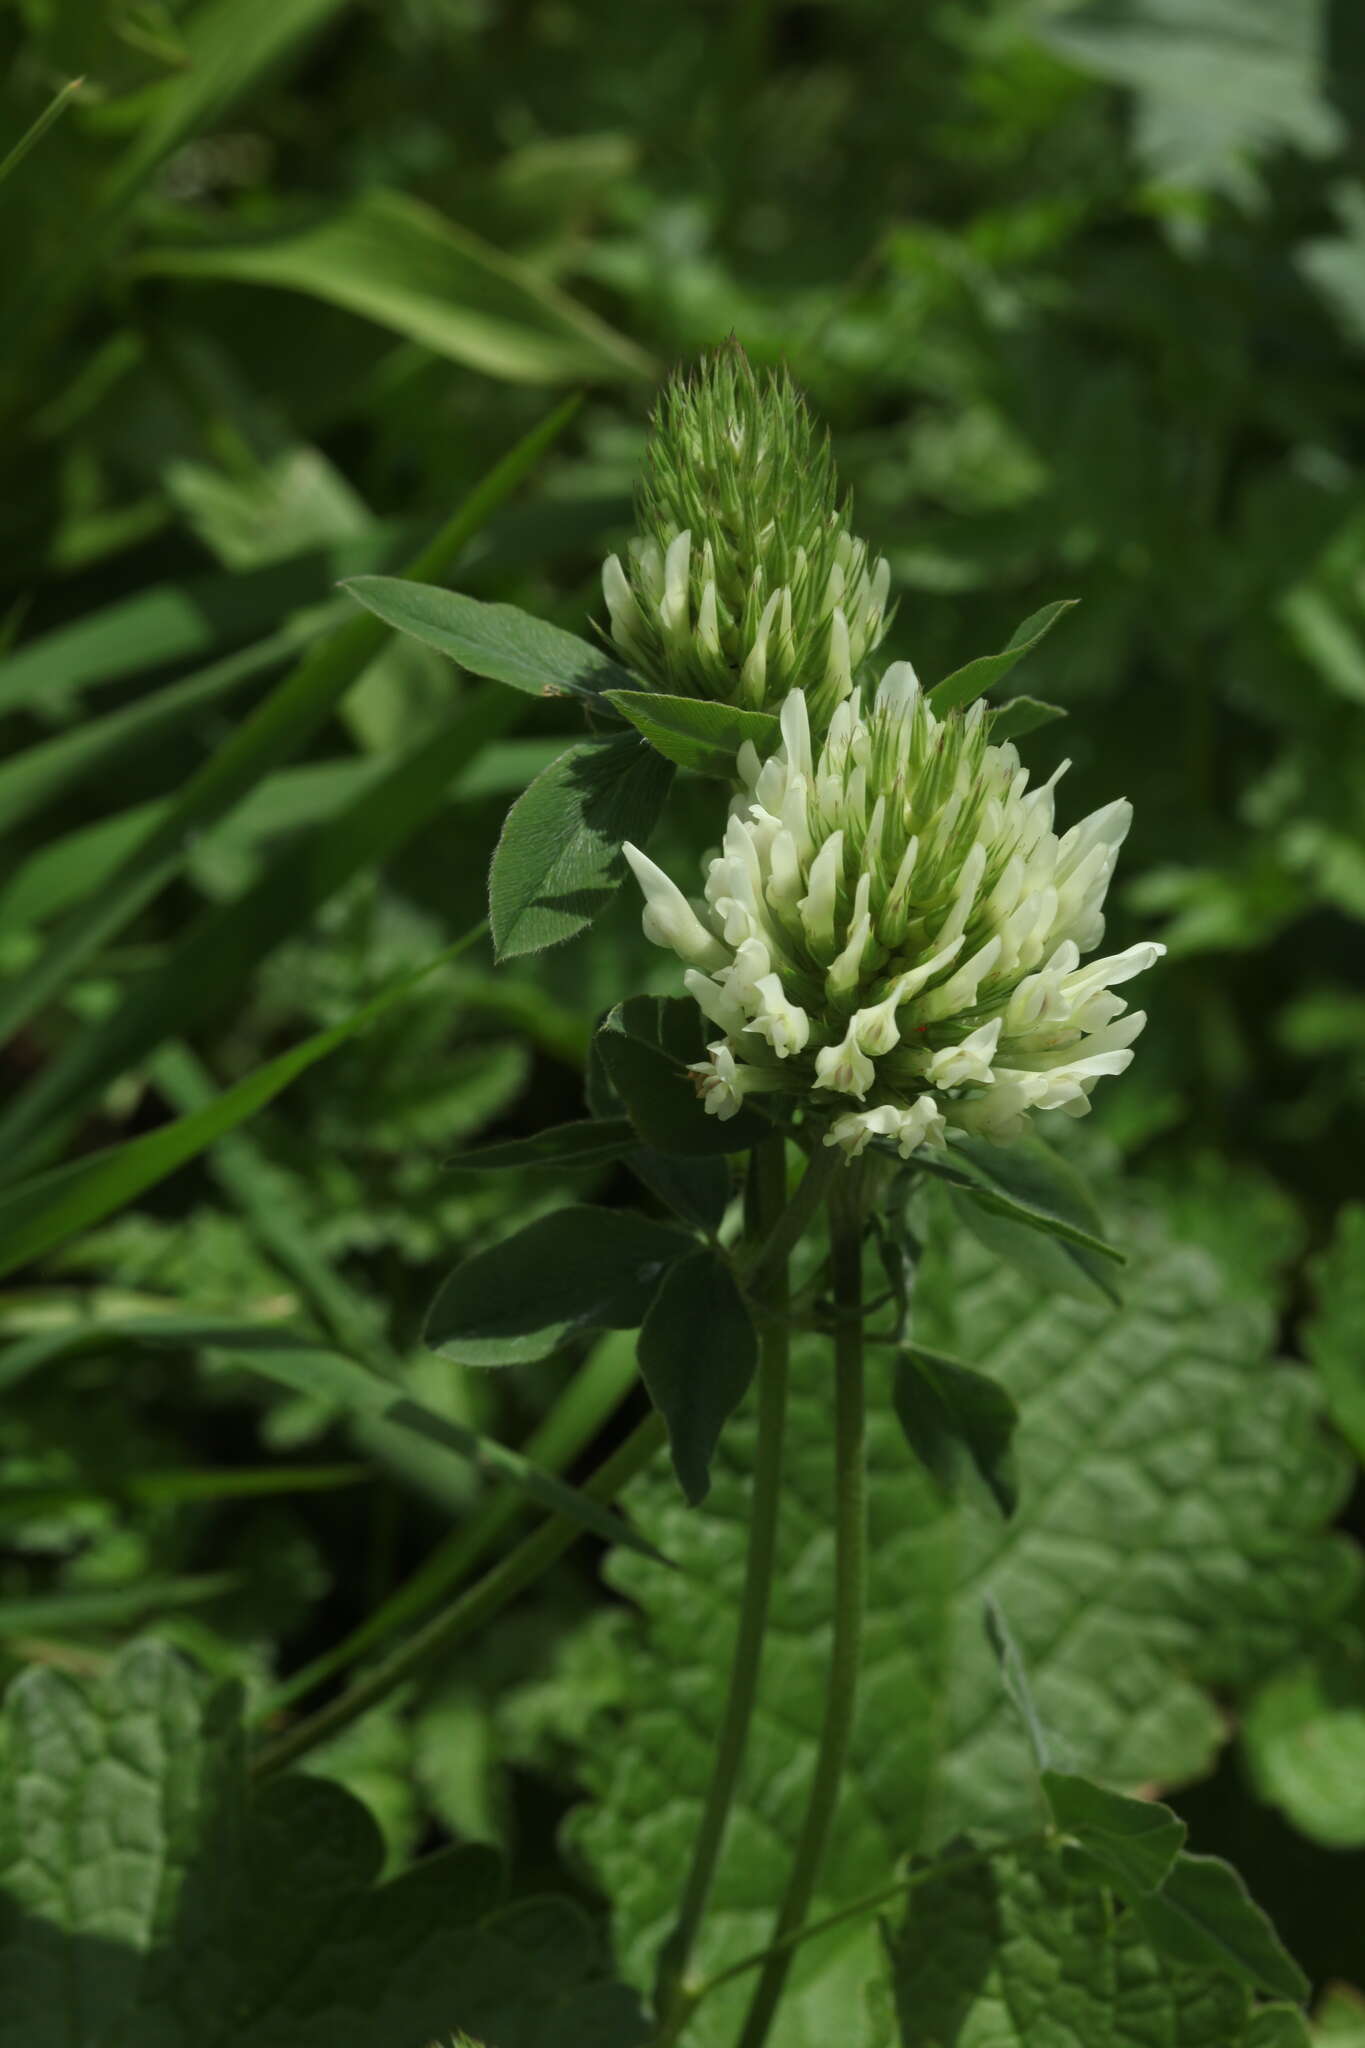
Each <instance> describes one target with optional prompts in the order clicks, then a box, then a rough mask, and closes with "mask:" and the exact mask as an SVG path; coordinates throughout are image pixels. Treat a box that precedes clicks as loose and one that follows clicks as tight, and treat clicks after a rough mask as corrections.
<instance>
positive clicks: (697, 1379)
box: [637, 1250, 758, 1507]
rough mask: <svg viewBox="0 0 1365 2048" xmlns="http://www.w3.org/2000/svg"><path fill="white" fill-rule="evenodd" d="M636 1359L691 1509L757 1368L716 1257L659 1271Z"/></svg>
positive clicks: (727, 1275)
mask: <svg viewBox="0 0 1365 2048" xmlns="http://www.w3.org/2000/svg"><path fill="white" fill-rule="evenodd" d="M637 1355H638V1357H639V1360H640V1371H641V1373H642V1374H643V1376H644V1382H645V1385H646V1387H647V1388H648V1389H649V1398H650V1400H651V1401H652V1402H653V1403H654V1406H655V1407H656V1408H657V1409H658V1411H659V1413H660V1414H661V1415H662V1416H663V1418H664V1421H665V1422H666V1424H667V1425H668V1446H669V1449H670V1451H671V1452H672V1454H673V1469H674V1471H675V1472H676V1473H677V1475H678V1484H679V1485H680V1486H681V1487H682V1490H683V1492H684V1493H685V1494H686V1496H687V1498H688V1500H689V1501H690V1502H691V1504H692V1506H693V1507H695V1506H696V1505H697V1503H698V1502H699V1501H702V1500H705V1498H706V1495H707V1493H708V1491H709V1490H710V1485H711V1459H712V1457H713V1455H714V1453H715V1448H716V1445H717V1443H718V1442H719V1440H720V1433H721V1431H722V1429H723V1428H724V1427H725V1424H726V1423H727V1422H728V1421H729V1419H730V1417H731V1416H732V1415H733V1414H734V1412H735V1409H736V1408H737V1407H738V1406H739V1404H740V1402H741V1401H742V1400H743V1399H744V1396H745V1395H746V1394H747V1393H748V1391H749V1383H750V1381H751V1380H752V1379H753V1376H754V1367H755V1365H756V1364H757V1363H758V1338H757V1336H756V1335H755V1333H754V1326H753V1322H752V1320H751V1318H750V1315H749V1311H748V1309H747V1308H746V1307H745V1304H744V1298H743V1296H742V1295H741V1293H740V1291H739V1289H738V1287H737V1286H736V1285H735V1279H734V1275H733V1274H732V1273H731V1271H730V1268H729V1266H728V1265H726V1263H725V1261H724V1260H723V1259H721V1258H720V1257H719V1255H718V1254H717V1253H715V1252H713V1251H710V1250H705V1251H697V1252H693V1254H692V1256H691V1257H690V1258H687V1259H680V1260H679V1261H678V1263H677V1265H676V1266H671V1267H670V1268H669V1270H668V1271H667V1273H665V1275H664V1277H663V1280H662V1281H661V1283H660V1286H659V1292H658V1293H657V1295H656V1296H655V1297H654V1300H653V1302H652V1303H651V1305H650V1310H649V1313H648V1315H647V1316H646V1317H645V1320H644V1323H643V1325H642V1327H641V1330H640V1343H639V1351H638V1354H637Z"/></svg>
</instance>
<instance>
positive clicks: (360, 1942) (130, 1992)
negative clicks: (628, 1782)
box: [0, 1643, 644, 2048]
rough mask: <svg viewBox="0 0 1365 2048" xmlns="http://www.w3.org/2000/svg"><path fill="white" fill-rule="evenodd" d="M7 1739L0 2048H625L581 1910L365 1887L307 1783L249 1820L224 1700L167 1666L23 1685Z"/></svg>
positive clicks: (232, 1712) (472, 1858) (328, 1812)
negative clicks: (479, 2044)
mask: <svg viewBox="0 0 1365 2048" xmlns="http://www.w3.org/2000/svg"><path fill="white" fill-rule="evenodd" d="M6 1716H7V1721H8V1741H7V1744H6V1770H5V1774H4V1777H3V1779H0V1868H3V1876H2V1877H0V1976H3V1979H4V1981H5V1983H6V1986H7V1987H8V1995H7V1998H6V2000H5V2003H4V2005H3V2007H0V2048H400V2044H403V2048H406V2044H412V2048H419V2044H421V2043H422V2042H424V2041H426V2040H430V2039H433V2038H435V2037H436V2036H437V2035H438V2033H448V2032H449V2030H450V2028H451V2027H452V2026H461V2027H463V2026H466V2025H467V2026H468V2027H469V2028H470V2029H472V2030H473V2031H474V2033H475V2034H476V2036H479V2037H483V2038H486V2039H487V2040H489V2041H493V2042H496V2043H497V2048H540V2044H543V2043H544V2042H545V2041H546V2040H547V2039H548V2038H550V2034H549V2032H548V2030H549V2029H552V2028H556V2027H557V2028H560V2029H562V2030H563V2034H562V2038H565V2039H567V2040H574V2041H591V2042H592V2043H593V2044H594V2048H599V2044H600V2048H640V2044H641V2043H642V2041H643V2038H644V2030H643V2025H642V2022H641V2017H640V2014H639V2010H638V2007H637V2005H636V2003H635V2001H634V2000H633V1998H632V1997H631V1995H630V1994H629V1993H628V1992H627V1991H626V1990H624V1989H623V1988H622V1987H620V1986H618V1985H614V1984H611V1983H610V1982H608V1981H607V1980H606V1978H605V1977H604V1975H603V1974H602V1969H601V1962H600V1958H599V1953H598V1948H597V1944H596V1941H595V1938H594V1935H593V1930H592V1928H591V1927H590V1925H589V1924H588V1923H587V1921H586V1919H585V1918H584V1916H583V1915H582V1914H581V1913H580V1912H579V1910H578V1909H577V1908H575V1907H573V1906H571V1905H570V1904H568V1902H567V1901H564V1900H560V1899H544V1900H541V1899H533V1900H522V1901H519V1902H518V1903H516V1904H514V1905H503V1904H502V1903H501V1902H500V1897H499V1893H500V1877H499V1871H498V1859H497V1858H496V1856H494V1855H493V1854H492V1852H491V1851H489V1850H487V1849H482V1848H468V1849H457V1850H453V1851H450V1852H447V1853H446V1854H443V1855H439V1856H434V1857H430V1858H428V1859H427V1860H426V1861H424V1862H420V1863H418V1864H416V1865H415V1866H414V1867H412V1868H411V1869H409V1870H408V1871H407V1872H406V1873H405V1874H404V1875H403V1876H402V1877H400V1878H397V1879H395V1880H393V1881H391V1882H390V1883H388V1884H384V1885H378V1886H376V1882H375V1881H376V1878H377V1876H378V1873H379V1866H380V1862H381V1855H382V1852H381V1844H380V1840H379V1836H378V1833H377V1831H376V1829H375V1827H374V1824H373V1822H372V1821H371V1820H370V1818H369V1816H368V1815H367V1814H366V1812H365V1810H364V1808H363V1807H361V1806H360V1805H359V1804H358V1803H357V1802H356V1801H355V1800H354V1799H353V1798H352V1797H351V1796H350V1795H349V1793H346V1792H343V1791H342V1790H341V1789H340V1787H339V1786H336V1785H332V1784H329V1783H328V1782H326V1781H325V1780H323V1779H317V1778H307V1777H286V1778H283V1779H281V1780H278V1781H276V1783H275V1784H273V1785H272V1786H271V1787H270V1788H269V1790H268V1791H266V1792H265V1793H264V1794H260V1793H258V1794H256V1796H255V1797H253V1798H251V1799H248V1797H247V1792H246V1786H245V1779H244V1771H243V1738H242V1727H241V1697H240V1693H239V1690H238V1688H237V1687H236V1686H227V1687H220V1688H218V1689H217V1690H210V1688H209V1687H208V1686H207V1685H206V1684H205V1683H204V1682H203V1681H202V1680H201V1679H199V1678H198V1677H197V1676H196V1675H195V1674H194V1673H193V1672H192V1671H191V1670H190V1669H189V1668H188V1667H187V1666H186V1665H185V1664H183V1663H182V1662H181V1661H180V1659H179V1658H178V1657H176V1656H175V1655H174V1654H173V1653H172V1652H171V1651H169V1650H167V1649H165V1648H164V1647H163V1646H161V1645H158V1644H154V1643H144V1644H141V1645H136V1646H134V1647H133V1648H132V1649H131V1650H129V1651H127V1652H126V1653H125V1654H124V1655H123V1656H122V1657H121V1658H120V1659H119V1661H118V1663H117V1664H116V1665H115V1666H114V1667H113V1669H112V1671H111V1672H110V1673H109V1675H108V1677H107V1678H105V1679H104V1680H103V1681H101V1682H100V1683H99V1684H97V1685H77V1684H76V1683H74V1682H73V1681H72V1680H71V1679H69V1678H66V1677H64V1676H60V1675H58V1674H57V1673H55V1672H51V1671H38V1670H35V1671H31V1672H29V1673H27V1674H26V1675H25V1676H24V1677H22V1678H20V1679H19V1680H17V1681H16V1683H15V1684H14V1685H13V1686H12V1687H11V1688H10V1691H9V1693H8V1694H7V1696H6Z"/></svg>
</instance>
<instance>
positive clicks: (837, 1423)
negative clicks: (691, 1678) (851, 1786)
mask: <svg viewBox="0 0 1365 2048" xmlns="http://www.w3.org/2000/svg"><path fill="white" fill-rule="evenodd" d="M858 1179H859V1176H858V1172H857V1169H856V1168H850V1169H849V1171H848V1173H847V1175H844V1174H841V1175H840V1177H839V1180H838V1181H837V1182H836V1183H835V1184H834V1185H833V1186H832V1187H831V1190H830V1203H829V1210H830V1244H831V1255H830V1268H831V1275H832V1279H833V1287H834V1302H835V1311H836V1314H837V1316H838V1322H837V1325H836V1329H835V1336H834V1367H835V1383H834V1475H835V1477H834V1545H835V1548H834V1633H833V1640H832V1643H831V1647H830V1662H829V1683H828V1687H827V1689H826V1693H825V1716H824V1723H823V1726H822V1728H821V1731H820V1748H819V1751H818V1753H817V1756H816V1761H815V1776H814V1778H813V1780H812V1782H811V1792H810V1803H809V1805H808V1806H807V1808H806V1818H805V1821H804V1823H803V1824H802V1829H801V1836H800V1839H799V1841H798V1842H797V1845H796V1855H795V1857H794V1859H793V1862H792V1868H791V1875H790V1876H789V1878H788V1879H787V1890H786V1895H785V1897H784V1898H783V1901H782V1908H781V1911H780V1912H779V1914H778V1918H777V1926H776V1928H775V1930H774V1933H773V1940H772V1944H771V1947H770V1952H769V1955H768V1958H767V1960H766V1962H765V1963H764V1966H763V1970H762V1973H761V1975H760V1977H759V1980H758V1984H757V1986H756V1988H755V1990H754V1996H753V2001H752V2003H751V2005H750V2007H749V2013H748V2017H747V2019H746V2020H745V2022H744V2031H743V2033H742V2034H741V2035H740V2039H739V2048H763V2043H764V2042H765V2041H766V2040H767V2038H768V2033H769V2030H770V2028H771V2027H772V2023H773V2019H774V2017H775V2016H776V2013H777V2007H778V2003H779V2001H780V2000H781V1997H782V1992H783V1988H784V1986H785V1984H786V1981H787V1972H788V1970H789V1969H790V1967H791V1960H792V1952H793V1948H794V1946H795V1937H796V1936H797V1935H798V1934H799V1933H800V1931H801V1929H802V1927H803V1926H804V1924H805V1921H806V1916H807V1914H808V1912H809V1910H810V1902H811V1899H812V1897H813V1895H814V1892H815V1886H816V1881H817V1879H818V1878H819V1875H820V1865H821V1863H822V1862H823V1861H824V1856H825V1849H826V1847H827V1845H828V1842H829V1835H830V1828H831V1826H832V1824H833V1820H834V1813H835V1808H836V1807H837V1805H838V1802H839V1788H840V1784H841V1783H842V1780H843V1775H844V1765H845V1762H846V1761H847V1757H848V1743H849V1736H850V1734H851V1732H852V1728H853V1710H854V1704H855V1701H856V1698H857V1686H858V1658H859V1652H860V1649H861V1644H862V1622H863V1597H864V1593H863V1581H864V1575H865V1553H866V1547H867V1534H866V1522H867V1500H866V1488H865V1485H864V1475H863V1422H864V1409H865V1401H864V1394H863V1334H862V1324H861V1320H860V1315H859V1311H860V1309H861V1306H862V1216H861V1208H860V1203H859V1187H858Z"/></svg>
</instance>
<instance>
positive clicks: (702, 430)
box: [602, 346, 891, 732]
mask: <svg viewBox="0 0 1365 2048" xmlns="http://www.w3.org/2000/svg"><path fill="white" fill-rule="evenodd" d="M636 515H637V519H638V523H639V526H640V532H639V534H638V535H637V537H636V538H635V539H634V540H632V541H631V542H630V544H629V546H628V548H627V550H626V558H625V561H624V562H622V560H621V558H620V557H619V556H617V555H612V556H610V557H609V559H608V561H607V562H606V565H605V567H604V569H603V572H602V588H603V594H604V596H605V598H606V602H607V611H608V614H609V616H610V620H611V637H612V640H613V641H614V642H615V645H616V647H617V648H618V650H619V651H620V653H621V655H622V656H623V658H624V659H625V660H626V661H627V662H629V663H630V665H631V667H632V668H634V669H635V670H636V671H637V673H638V674H640V675H641V676H643V677H644V678H645V679H646V680H647V681H648V682H650V683H652V684H653V685H654V686H655V687H656V688H657V689H660V690H666V691H668V692H669V693H670V694H672V695H674V696H688V697H712V698H718V699H720V700H721V701H722V702H724V703H728V704H738V705H742V706H746V707H748V708H750V709H752V710H762V709H768V708H773V709H775V708H777V707H779V706H780V705H781V702H782V699H783V698H784V697H785V696H786V695H787V692H788V691H789V690H792V689H797V688H800V689H802V690H803V691H804V692H805V696H806V702H807V706H808V710H809V714H810V717H811V720H812V723H813V725H814V727H815V729H816V731H817V732H818V731H823V729H824V727H825V726H826V725H827V724H828V723H829V720H830V717H831V716H832V714H833V712H834V710H835V708H836V706H837V705H838V704H839V703H841V702H842V700H843V699H844V698H845V697H847V696H848V694H849V692H850V691H851V690H852V688H853V682H854V677H855V675H856V673H857V671H858V668H859V666H860V665H861V663H862V662H863V661H864V660H865V659H866V657H867V656H868V655H869V654H870V653H871V652H872V651H873V649H874V648H875V647H876V646H877V645H878V643H879V642H880V640H881V638H882V636H883V634H884V633H885V631H886V627H887V624H888V623H889V621H888V616H887V593H888V591H889V588H890V581H891V572H890V569H889V568H888V566H887V564H886V562H885V561H876V562H872V561H870V560H869V556H868V549H867V544H866V542H865V541H861V540H858V539H856V538H855V536H854V535H853V534H852V533H851V532H850V531H849V526H848V521H849V515H850V506H849V502H848V500H847V499H844V500H842V501H841V500H840V497H839V486H838V479H837V477H836V475H835V471H834V461H833V457H832V456H831V454H830V448H829V439H828V436H827V435H825V436H822V435H820V434H819V433H818V432H817V430H816V428H815V425H814V423H813V421H812V420H811V417H810V415H809V413H808V412H807V410H806V407H805V405H804V404H803V402H802V400H801V399H800V398H799V397H798V396H797V393H796V391H795V390H794V389H793V387H792V383H791V379H790V378H789V377H788V376H787V375H786V374H785V373H783V374H782V375H780V376H765V377H763V378H759V377H756V376H755V375H754V372H753V370H752V369H751V368H750V365H749V362H748V359H747V357H746V356H745V355H744V353H743V351H742V350H741V349H740V348H738V347H736V346H731V347H729V348H727V349H724V350H721V351H720V352H719V353H717V354H716V355H713V356H711V357H710V358H709V359H708V360H707V361H706V362H705V363H704V364H703V365H702V367H701V368H700V370H698V371H697V373H696V375H695V376H693V377H691V378H684V377H677V378H675V379H674V380H673V382H672V383H671V384H669V386H668V387H667V389H666V390H665V392H664V394H663V396H662V398H661V400H660V402H659V406H658V409H657V411H656V413H655V415H654V421H653V431H652V434H651V438H650V446H649V461H648V468H647V471H646V475H645V478H644V481H643V483H642V485H641V487H640V491H639V494H638V500H637V506H636Z"/></svg>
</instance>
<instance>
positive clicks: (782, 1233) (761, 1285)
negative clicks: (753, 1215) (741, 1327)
mask: <svg viewBox="0 0 1365 2048" xmlns="http://www.w3.org/2000/svg"><path fill="white" fill-rule="evenodd" d="M838 1164H839V1154H838V1152H837V1151H835V1150H834V1149H833V1148H832V1147H830V1146H822V1147H821V1148H820V1150H819V1151H818V1152H816V1153H815V1154H814V1155H813V1157H812V1158H811V1159H810V1161H809V1163H808V1164H807V1167H806V1170H805V1172H804V1173H803V1174H802V1176H801V1178H800V1180H799V1181H798V1182H797V1185H796V1192H795V1194H793V1196H792V1198H791V1200H790V1201H789V1202H788V1203H787V1204H786V1206H785V1208H783V1209H782V1210H781V1213H780V1214H779V1215H777V1216H775V1217H772V1218H770V1219H769V1228H768V1232H767V1235H766V1236H765V1237H764V1238H763V1239H762V1241H761V1243H760V1244H759V1245H758V1247H757V1249H756V1250H755V1252H754V1255H753V1259H752V1261H751V1262H750V1263H749V1264H748V1265H747V1266H743V1265H742V1267H741V1272H742V1278H743V1280H744V1282H745V1285H746V1286H747V1287H748V1288H749V1289H750V1291H751V1292H753V1293H766V1292H767V1291H768V1289H769V1287H770V1284H771V1280H772V1276H773V1275H774V1274H775V1273H776V1272H777V1271H778V1269H779V1268H780V1267H785V1265H786V1262H787V1259H788V1258H789V1257H790V1255H791V1253H792V1251H793V1250H794V1248H795V1246H796V1245H797V1244H798V1242H799V1241H800V1239H801V1238H802V1237H803V1236H804V1235H805V1232H806V1230H807V1228H808V1226H809V1225H810V1223H811V1222H812V1220H813V1219H814V1216H815V1212H816V1210H817V1209H818V1208H819V1206H820V1203H821V1202H822V1200H823V1199H824V1195H825V1191H826V1189H827V1188H828V1187H829V1185H830V1176H831V1174H832V1173H833V1171H834V1169H835V1167H836V1166H837V1165H838Z"/></svg>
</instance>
